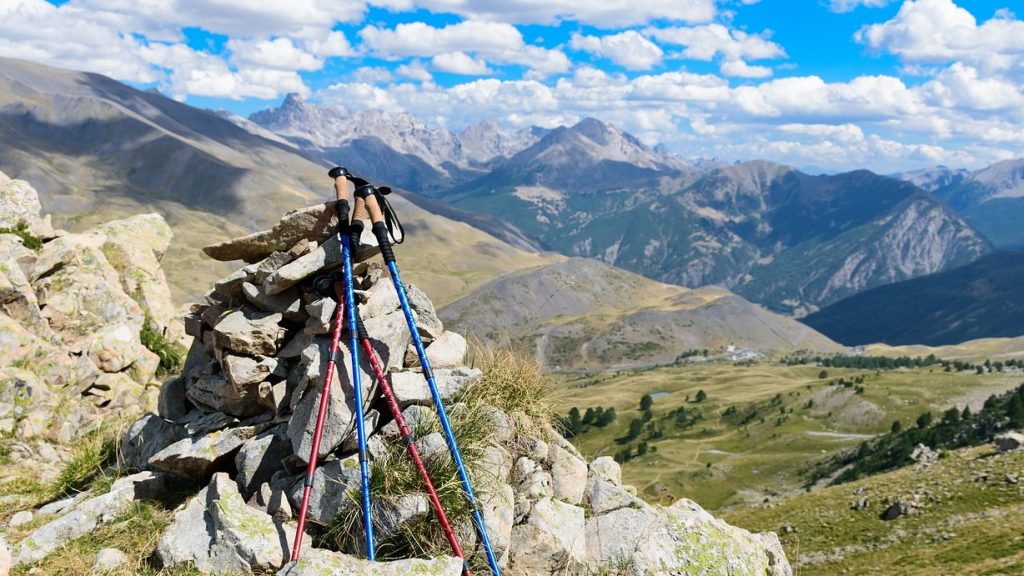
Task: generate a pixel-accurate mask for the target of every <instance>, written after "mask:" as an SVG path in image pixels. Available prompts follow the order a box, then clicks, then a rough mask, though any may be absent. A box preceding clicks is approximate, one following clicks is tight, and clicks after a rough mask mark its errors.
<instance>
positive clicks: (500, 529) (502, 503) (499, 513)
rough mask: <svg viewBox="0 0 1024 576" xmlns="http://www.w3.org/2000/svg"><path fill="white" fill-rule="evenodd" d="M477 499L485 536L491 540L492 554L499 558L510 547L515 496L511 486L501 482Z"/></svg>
mask: <svg viewBox="0 0 1024 576" xmlns="http://www.w3.org/2000/svg"><path fill="white" fill-rule="evenodd" d="M479 499H480V508H481V511H482V514H483V518H484V525H485V526H487V536H488V538H490V540H491V546H492V547H493V548H494V554H495V555H496V556H497V557H499V558H500V557H502V556H504V555H505V552H507V551H508V549H509V546H511V545H512V525H513V524H514V522H515V494H514V493H513V491H512V487H511V486H509V485H508V484H505V483H503V482H502V483H498V484H497V487H496V488H490V489H488V490H485V491H483V492H482V494H481V495H480V498H479Z"/></svg>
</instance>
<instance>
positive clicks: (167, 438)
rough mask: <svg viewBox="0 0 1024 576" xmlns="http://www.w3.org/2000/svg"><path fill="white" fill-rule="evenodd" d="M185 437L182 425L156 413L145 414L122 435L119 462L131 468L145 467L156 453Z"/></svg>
mask: <svg viewBox="0 0 1024 576" xmlns="http://www.w3.org/2000/svg"><path fill="white" fill-rule="evenodd" d="M184 437H185V430H184V428H182V427H181V426H178V425H176V424H174V423H173V422H168V421H167V420H164V419H163V418H161V417H159V416H157V415H156V414H152V413H149V414H145V415H144V416H142V417H141V418H139V419H138V420H136V421H135V422H133V423H132V425H131V426H129V427H128V430H126V431H125V433H124V436H122V437H121V449H120V450H119V451H118V459H119V463H120V465H121V466H126V467H129V468H137V469H140V470H142V469H145V468H147V467H149V459H150V458H152V457H153V455H154V454H156V453H158V452H160V451H161V450H163V449H164V448H166V447H168V446H170V445H171V444H174V443H175V442H177V441H179V440H181V439H182V438H184Z"/></svg>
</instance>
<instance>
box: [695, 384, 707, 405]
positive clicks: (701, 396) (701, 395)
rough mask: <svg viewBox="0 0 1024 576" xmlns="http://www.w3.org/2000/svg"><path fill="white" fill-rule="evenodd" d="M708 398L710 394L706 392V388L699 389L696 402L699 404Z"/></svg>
mask: <svg viewBox="0 0 1024 576" xmlns="http://www.w3.org/2000/svg"><path fill="white" fill-rule="evenodd" d="M707 399H708V395H707V394H706V393H705V392H704V389H703V388H702V389H700V390H697V398H696V400H695V401H696V402H697V403H698V404H699V403H701V402H703V401H705V400H707Z"/></svg>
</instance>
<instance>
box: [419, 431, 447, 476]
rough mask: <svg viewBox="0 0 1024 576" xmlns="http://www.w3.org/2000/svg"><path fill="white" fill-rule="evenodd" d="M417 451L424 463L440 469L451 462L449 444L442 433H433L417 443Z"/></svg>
mask: <svg viewBox="0 0 1024 576" xmlns="http://www.w3.org/2000/svg"><path fill="white" fill-rule="evenodd" d="M416 450H418V451H419V453H420V457H421V458H423V461H424V462H429V463H430V464H431V465H433V466H435V467H438V468H440V467H441V466H444V465H445V464H447V463H448V462H451V453H450V452H449V451H448V444H447V443H445V440H444V436H443V435H442V434H441V433H440V432H432V433H430V434H427V435H426V436H424V437H422V438H420V439H419V440H417V441H416Z"/></svg>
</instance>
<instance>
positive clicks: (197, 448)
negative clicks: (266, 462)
mask: <svg viewBox="0 0 1024 576" xmlns="http://www.w3.org/2000/svg"><path fill="white" fill-rule="evenodd" d="M255 435H256V428H255V427H252V426H247V427H243V428H229V429H227V430H218V431H216V432H211V433H209V434H206V435H204V436H200V437H198V438H185V439H183V440H179V441H178V442H175V443H174V444H171V445H170V446H168V447H167V448H164V449H163V450H161V451H160V452H158V453H156V454H154V455H153V457H152V458H150V459H149V464H150V466H152V467H154V468H157V469H159V470H163V471H165V472H169V473H171V474H174V475H175V476H181V477H184V478H188V479H190V480H194V481H196V482H203V481H205V480H206V479H207V478H209V477H210V475H211V474H213V472H214V470H215V469H216V468H218V467H219V466H221V465H223V464H224V463H225V462H230V460H231V458H233V457H234V455H235V452H236V451H237V450H238V449H239V448H241V446H242V445H243V444H245V442H246V441H247V440H249V439H250V438H252V437H253V436H255Z"/></svg>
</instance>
